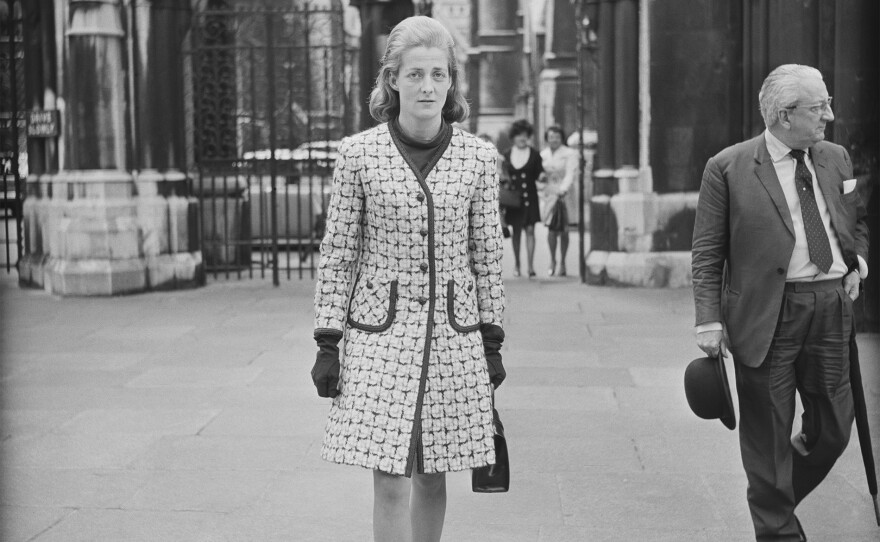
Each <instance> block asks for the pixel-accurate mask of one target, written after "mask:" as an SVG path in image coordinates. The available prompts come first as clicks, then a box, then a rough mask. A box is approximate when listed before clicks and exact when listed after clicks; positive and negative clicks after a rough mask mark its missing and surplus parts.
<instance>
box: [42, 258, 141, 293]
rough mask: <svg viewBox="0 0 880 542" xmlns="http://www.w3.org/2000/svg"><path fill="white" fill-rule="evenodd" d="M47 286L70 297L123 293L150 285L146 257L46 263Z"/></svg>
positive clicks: (50, 261) (51, 261) (133, 291)
mask: <svg viewBox="0 0 880 542" xmlns="http://www.w3.org/2000/svg"><path fill="white" fill-rule="evenodd" d="M43 288H44V289H45V290H46V291H47V292H49V293H53V294H59V295H69V296H96V295H120V294H130V293H135V292H142V291H144V290H145V289H146V288H147V267H146V265H145V263H144V260H142V259H138V258H135V259H130V260H59V259H54V258H49V259H48V260H47V261H46V262H45V264H44V266H43Z"/></svg>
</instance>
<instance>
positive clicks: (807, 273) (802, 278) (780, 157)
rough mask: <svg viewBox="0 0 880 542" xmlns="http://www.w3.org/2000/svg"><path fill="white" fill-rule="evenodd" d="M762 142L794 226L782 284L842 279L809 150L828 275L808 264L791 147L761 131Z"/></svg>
mask: <svg viewBox="0 0 880 542" xmlns="http://www.w3.org/2000/svg"><path fill="white" fill-rule="evenodd" d="M764 140H765V141H766V142H767V150H768V151H770V158H771V159H772V160H773V169H775V170H776V177H777V178H778V179H779V184H780V185H781V186H782V192H783V193H784V194H785V202H786V203H787V204H788V211H789V213H790V214H791V221H792V224H793V225H794V250H793V251H792V253H791V259H790V260H789V262H788V272H787V273H786V276H785V280H786V282H812V281H818V280H831V279H842V278H843V276H844V275H846V272H847V265H846V262H845V261H844V259H843V252H842V251H841V250H840V241H839V240H838V239H837V232H836V231H835V230H834V227H833V226H832V225H831V214H830V213H829V212H828V205H826V203H825V198H824V197H823V195H822V188H821V187H820V186H819V182H818V180H817V179H816V170H815V168H814V167H813V161H812V160H811V158H810V152H809V149H805V151H806V153H805V154H804V163H805V164H806V165H807V169H809V170H810V175H811V176H812V177H813V194H815V196H816V207H818V209H819V215H820V216H821V217H822V223H823V224H824V225H825V231H826V232H827V233H828V242H829V243H830V244H831V256H832V258H833V261H832V263H831V269H829V270H828V273H823V272H821V271H820V270H819V268H818V267H816V264H814V263H813V262H811V261H810V249H809V247H808V246H807V233H806V230H805V229H804V217H803V214H802V213H801V200H800V197H798V194H797V184H796V182H795V177H794V171H795V166H797V160H795V159H794V157H793V156H791V155H790V154H789V153H790V152H791V148H789V147H788V146H787V145H786V144H785V143H783V142H782V141H780V140H779V138H777V137H776V136H774V135H773V134H771V133H770V131H769V130H765V131H764ZM858 259H859V275H860V276H861V277H862V278H865V277H866V276H867V275H868V265H867V263H866V262H865V261H864V260H863V259H862V257H861V256H858ZM721 329H722V326H721V322H708V323H705V324H701V325H699V326H697V327H696V331H697V333H703V332H704V331H720V330H721Z"/></svg>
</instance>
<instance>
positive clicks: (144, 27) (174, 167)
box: [131, 0, 202, 288]
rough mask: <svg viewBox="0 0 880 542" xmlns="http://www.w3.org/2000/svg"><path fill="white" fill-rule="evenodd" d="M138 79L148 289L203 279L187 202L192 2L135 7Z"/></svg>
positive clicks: (138, 173) (137, 164)
mask: <svg viewBox="0 0 880 542" xmlns="http://www.w3.org/2000/svg"><path fill="white" fill-rule="evenodd" d="M131 1H132V17H131V26H132V29H133V32H132V34H133V36H132V42H133V43H134V47H133V50H132V53H133V54H132V58H133V67H132V71H133V74H134V77H133V80H134V83H135V85H134V92H133V101H134V115H133V124H134V127H135V130H134V141H133V145H132V147H133V149H132V159H133V164H132V169H133V174H134V180H135V187H136V195H137V213H138V223H139V225H140V227H141V233H142V248H143V255H144V259H145V262H146V265H147V268H148V273H147V279H148V282H149V287H151V288H163V287H169V286H173V285H174V284H175V283H177V282H180V281H182V282H187V281H190V280H193V278H194V277H196V276H198V275H199V274H201V272H202V271H201V266H202V256H201V252H200V251H199V239H198V237H197V236H198V228H197V224H198V201H197V200H196V198H194V197H190V196H191V195H190V193H189V187H188V178H187V175H186V173H185V171H186V140H185V134H184V121H183V119H184V115H185V110H184V92H183V85H184V82H183V39H184V37H185V35H186V32H187V30H188V29H189V26H190V22H191V11H190V6H189V2H188V1H187V0H131Z"/></svg>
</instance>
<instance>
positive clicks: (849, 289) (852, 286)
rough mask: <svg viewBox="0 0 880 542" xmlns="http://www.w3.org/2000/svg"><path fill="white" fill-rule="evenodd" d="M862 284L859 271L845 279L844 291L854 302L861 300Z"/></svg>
mask: <svg viewBox="0 0 880 542" xmlns="http://www.w3.org/2000/svg"><path fill="white" fill-rule="evenodd" d="M861 282H862V279H861V277H860V276H859V272H858V270H856V271H853V272H852V273H850V274H849V275H847V276H845V277H843V289H844V291H845V292H846V295H848V296H849V298H850V299H852V300H853V301H855V300H856V299H858V298H859V285H860V284H861Z"/></svg>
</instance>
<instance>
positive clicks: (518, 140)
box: [513, 133, 531, 149]
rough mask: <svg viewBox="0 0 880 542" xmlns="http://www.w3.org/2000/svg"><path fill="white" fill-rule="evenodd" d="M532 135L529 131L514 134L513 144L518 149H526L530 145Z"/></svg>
mask: <svg viewBox="0 0 880 542" xmlns="http://www.w3.org/2000/svg"><path fill="white" fill-rule="evenodd" d="M530 139H531V137H530V136H529V134H527V133H519V134H516V135H515V136H513V146H514V147H516V148H518V149H525V148H526V147H528V146H529V140H530Z"/></svg>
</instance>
